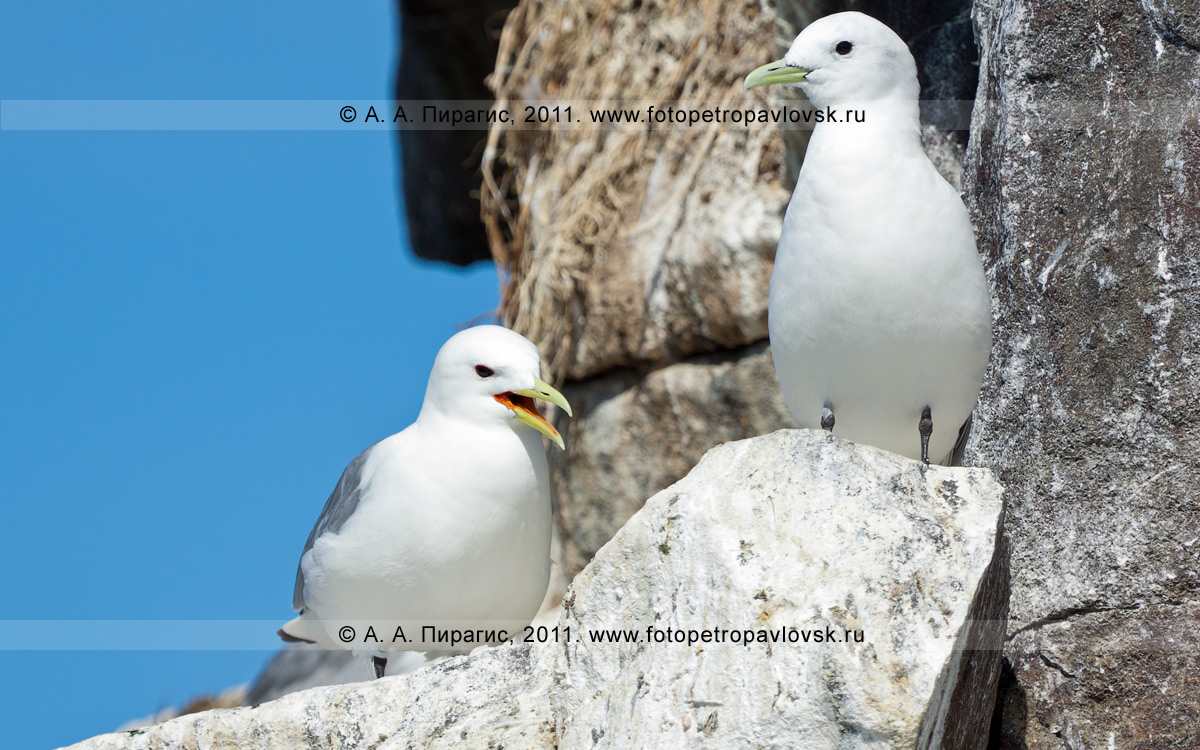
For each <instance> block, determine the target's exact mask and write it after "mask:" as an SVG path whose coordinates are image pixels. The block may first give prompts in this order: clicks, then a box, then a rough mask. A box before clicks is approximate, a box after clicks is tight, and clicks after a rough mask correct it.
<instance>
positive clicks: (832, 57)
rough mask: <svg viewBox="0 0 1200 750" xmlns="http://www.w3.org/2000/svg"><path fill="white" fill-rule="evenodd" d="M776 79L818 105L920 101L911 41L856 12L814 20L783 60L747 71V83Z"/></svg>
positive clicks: (760, 83) (747, 85) (761, 83)
mask: <svg viewBox="0 0 1200 750" xmlns="http://www.w3.org/2000/svg"><path fill="white" fill-rule="evenodd" d="M776 83H782V84H790V85H795V86H799V87H800V88H801V89H802V90H803V91H804V93H805V94H806V95H807V96H808V99H809V101H811V102H812V103H813V105H815V106H817V107H824V106H828V105H838V104H846V103H858V102H869V101H876V100H880V99H913V100H915V99H916V98H917V97H918V95H919V94H920V84H918V83H917V64H916V62H915V61H914V60H913V56H912V53H911V52H909V50H908V45H906V44H905V43H904V40H903V39H901V38H900V37H899V36H897V35H896V32H894V31H892V30H891V29H889V28H888V27H887V26H886V25H884V24H883V23H881V22H879V21H877V20H875V19H874V18H871V17H870V16H867V15H864V14H862V13H858V12H855V11H849V12H846V13H835V14H833V15H831V16H825V17H824V18H821V19H818V20H816V21H814V22H812V23H811V24H809V25H808V26H807V27H805V29H804V31H802V32H800V35H799V36H797V37H796V39H795V41H793V42H792V46H791V48H790V49H789V50H788V52H787V54H786V55H784V57H783V59H782V60H776V61H775V62H772V63H767V64H766V65H763V66H762V67H760V68H758V69H756V70H755V71H753V72H752V73H750V75H748V76H746V81H745V84H744V88H745V89H747V90H748V89H752V88H754V87H756V86H769V85H771V84H776Z"/></svg>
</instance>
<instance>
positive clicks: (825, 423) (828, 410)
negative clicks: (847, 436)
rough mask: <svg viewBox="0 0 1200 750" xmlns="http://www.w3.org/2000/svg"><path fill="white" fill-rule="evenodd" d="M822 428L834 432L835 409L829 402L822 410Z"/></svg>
mask: <svg viewBox="0 0 1200 750" xmlns="http://www.w3.org/2000/svg"><path fill="white" fill-rule="evenodd" d="M821 428H822V429H824V430H825V431H826V432H833V407H832V406H830V405H829V402H828V401H826V402H825V408H823V409H821Z"/></svg>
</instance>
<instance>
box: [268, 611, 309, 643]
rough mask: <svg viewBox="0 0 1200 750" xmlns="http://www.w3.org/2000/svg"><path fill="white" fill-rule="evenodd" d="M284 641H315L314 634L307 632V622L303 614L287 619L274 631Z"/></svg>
mask: <svg viewBox="0 0 1200 750" xmlns="http://www.w3.org/2000/svg"><path fill="white" fill-rule="evenodd" d="M276 632H277V633H278V634H279V637H280V638H281V639H282V640H283V642H284V643H316V642H317V639H316V637H315V634H313V633H310V632H309V623H308V621H307V620H305V619H304V615H300V616H299V617H295V618H293V619H291V620H289V621H288V622H287V623H286V624H285V625H284V626H283V627H282V628H280V629H279V630H277V631H276Z"/></svg>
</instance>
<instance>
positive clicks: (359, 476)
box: [280, 326, 571, 677]
mask: <svg viewBox="0 0 1200 750" xmlns="http://www.w3.org/2000/svg"><path fill="white" fill-rule="evenodd" d="M540 365H541V360H540V358H539V356H538V351H537V348H536V347H535V346H534V345H533V344H532V343H531V342H530V341H529V340H528V339H526V338H525V337H523V336H521V335H520V334H518V333H514V332H513V331H510V330H508V329H506V328H502V327H500V326H479V327H476V328H469V329H467V330H465V331H462V332H460V333H458V334H456V335H454V336H453V337H451V338H450V339H449V340H448V341H447V342H446V343H445V344H444V345H443V346H442V348H441V351H439V352H438V355H437V358H436V360H435V361H434V364H433V371H432V372H431V373H430V375H429V384H428V386H427V388H426V390H425V401H424V403H423V404H422V406H421V412H420V414H419V415H418V416H417V421H416V422H414V423H413V424H412V425H410V426H409V427H407V428H406V429H405V430H403V431H402V432H399V433H397V434H395V435H392V436H391V437H388V438H385V439H383V440H381V441H379V442H378V443H376V444H374V445H372V446H371V447H369V448H367V449H366V450H365V451H363V452H362V453H360V454H359V455H358V456H357V457H356V458H355V459H354V460H353V461H351V462H350V465H349V466H347V467H346V470H345V471H344V472H342V476H341V479H340V480H338V483H337V487H335V488H334V491H333V494H332V495H330V496H329V500H328V501H327V502H326V503H325V509H324V510H323V511H322V512H321V516H320V518H318V519H317V523H316V525H315V526H314V527H313V530H312V533H310V534H309V536H308V542H307V543H306V544H305V546H304V551H303V553H302V554H301V557H300V564H299V566H298V569H297V571H296V586H295V591H294V594H293V600H292V604H293V607H294V608H295V609H297V610H299V611H300V615H299V617H296V618H295V619H293V620H291V621H290V622H288V623H287V624H286V625H284V626H283V628H282V629H281V630H280V635H281V636H282V637H283V639H284V640H287V641H307V642H312V643H317V644H320V645H322V646H324V647H326V648H331V649H349V650H353V651H355V652H358V653H361V654H363V655H364V656H369V657H370V658H371V659H372V662H373V664H374V668H375V675H376V677H381V676H383V674H384V669H385V667H386V665H387V660H388V656H389V654H390V653H392V652H398V651H431V650H436V649H450V648H452V649H454V650H469V649H470V648H473V647H475V646H478V645H483V644H485V643H497V642H501V641H504V640H507V639H508V638H519V636H520V633H519V632H517V631H519V630H520V628H523V627H524V626H525V625H526V624H528V623H529V621H530V620H532V619H533V617H534V615H535V614H537V611H538V607H539V606H540V604H541V602H542V599H543V597H544V596H545V593H546V587H547V584H548V582H549V577H550V483H549V471H548V468H547V464H546V453H545V448H544V445H543V443H542V436H543V435H544V436H546V437H547V438H549V439H550V440H551V441H552V442H553V443H554V444H556V445H557V446H558V447H559V448H563V445H564V444H563V439H562V436H561V435H559V433H558V431H557V430H555V429H554V427H553V426H552V425H551V424H550V422H549V421H548V420H547V419H546V418H545V417H544V416H542V414H541V413H540V412H539V411H538V408H537V405H536V403H535V401H536V400H542V401H546V402H549V403H551V404H554V405H555V406H558V407H559V408H561V409H562V410H563V411H565V412H566V413H567V416H570V415H571V406H570V404H568V403H567V400H566V399H565V398H564V397H563V395H562V394H561V393H559V392H558V391H557V390H555V389H554V388H552V387H551V386H550V385H549V384H547V383H546V382H545V381H543V380H542V379H541V377H540V376H539V371H540Z"/></svg>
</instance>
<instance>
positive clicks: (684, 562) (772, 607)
mask: <svg viewBox="0 0 1200 750" xmlns="http://www.w3.org/2000/svg"><path fill="white" fill-rule="evenodd" d="M1000 511H1001V488H1000V486H999V485H998V484H997V483H996V481H995V479H993V478H992V476H991V474H990V473H989V472H987V471H984V470H982V469H962V468H956V469H948V468H942V467H934V468H929V469H925V468H924V467H922V466H919V465H918V464H917V463H916V462H913V461H909V460H907V459H903V458H900V457H898V456H895V455H893V454H889V453H884V452H883V451H879V450H876V449H874V448H869V447H865V446H854V445H853V444H851V443H846V442H843V441H839V440H837V439H836V438H834V437H832V436H831V435H826V434H824V433H820V432H813V431H801V430H784V431H780V432H776V433H774V434H772V435H768V436H765V437H761V438H755V439H751V440H743V441H739V442H736V443H730V444H726V445H723V446H721V447H720V448H717V449H715V450H713V451H711V452H709V453H708V455H706V456H705V457H704V459H703V460H702V461H701V462H700V464H699V465H698V466H697V467H696V468H695V469H694V470H693V471H692V472H691V473H690V474H689V475H688V476H687V477H686V478H685V479H683V480H682V481H680V482H678V483H677V484H675V485H674V486H672V487H671V488H669V489H667V490H664V491H663V492H661V493H659V494H658V495H656V496H654V497H653V498H651V499H650V500H649V501H647V503H646V507H645V508H643V509H642V510H641V511H640V512H639V513H638V514H637V515H636V516H634V517H633V518H632V519H631V520H630V521H629V523H627V524H626V525H625V526H624V527H623V528H622V529H621V531H620V532H619V533H618V534H617V536H616V537H614V538H613V540H612V541H611V542H610V543H609V544H608V545H606V546H605V547H604V548H603V549H602V550H600V552H599V553H598V554H597V555H596V558H595V560H593V561H592V563H591V565H589V566H588V567H587V568H586V569H585V570H584V571H583V572H582V573H581V574H580V575H579V576H578V577H576V579H575V581H574V582H573V583H572V585H571V588H570V589H569V590H568V592H567V596H566V598H565V599H564V607H565V611H564V615H563V618H562V620H561V621H560V627H570V628H571V632H572V634H584V633H588V632H589V631H592V630H595V629H598V628H613V629H629V630H630V631H636V632H637V633H639V634H640V639H641V640H642V642H640V643H637V644H627V643H622V644H612V643H608V644H594V643H591V644H589V643H585V642H583V641H580V640H575V641H573V642H571V643H567V644H561V645H560V647H559V657H558V659H557V662H556V670H557V672H558V674H557V675H556V681H555V687H554V690H553V691H552V693H551V695H552V699H553V701H554V709H555V716H556V717H557V722H558V733H559V746H560V747H562V748H574V747H618V748H623V747H680V746H689V747H714V748H724V747H745V746H751V745H753V746H758V747H804V748H835V747H836V748H867V747H889V748H890V747H922V748H924V747H945V748H968V747H969V748H981V747H983V745H984V744H985V742H986V736H987V726H988V722H989V719H990V715H991V705H992V700H993V697H994V692H993V691H994V689H995V682H996V678H997V676H998V674H999V653H998V648H999V645H1000V642H1001V636H1002V633H1003V627H1004V626H1003V622H1004V613H1005V607H1006V604H1005V603H1006V595H1007V576H1006V569H1005V562H1004V558H1003V554H1002V552H1001V549H1000V545H999V539H998V537H997V529H998V524H999V519H1000ZM648 626H653V627H655V628H658V629H660V630H666V629H668V628H676V629H695V630H702V629H713V628H721V629H725V628H727V629H731V630H739V631H740V630H742V629H747V630H749V631H751V632H756V631H769V630H771V629H777V628H789V627H790V628H800V629H804V628H812V629H815V630H816V631H819V632H822V633H823V637H825V636H824V634H825V633H828V632H832V633H833V634H834V638H835V639H837V640H839V641H841V640H843V639H844V638H845V634H847V633H851V632H854V633H857V632H861V633H862V642H861V643H858V642H857V641H856V640H855V636H851V641H853V642H851V643H845V642H835V643H808V644H805V643H798V644H788V645H779V644H775V645H763V644H757V643H756V644H754V645H752V646H746V645H742V644H739V643H708V644H702V643H696V644H694V645H690V646H689V645H687V644H647V643H646V642H645V639H646V637H647V636H646V632H647V630H646V629H647V627H648ZM825 628H829V629H830V630H828V631H826V630H824V629H825ZM964 649H966V650H964Z"/></svg>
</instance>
